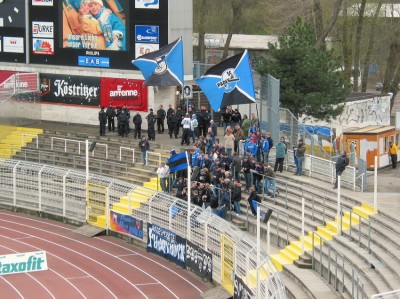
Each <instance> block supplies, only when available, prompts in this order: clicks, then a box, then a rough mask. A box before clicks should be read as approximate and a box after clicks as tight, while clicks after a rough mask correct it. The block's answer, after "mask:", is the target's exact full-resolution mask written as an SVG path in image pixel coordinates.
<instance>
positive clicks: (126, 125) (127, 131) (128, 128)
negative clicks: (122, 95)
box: [123, 105, 131, 136]
mask: <svg viewBox="0 0 400 299" xmlns="http://www.w3.org/2000/svg"><path fill="white" fill-rule="evenodd" d="M123 113H125V116H126V117H125V128H124V132H125V135H126V136H128V134H129V133H130V132H131V128H130V126H129V121H130V120H131V112H130V111H129V109H128V106H127V105H124V111H123Z"/></svg>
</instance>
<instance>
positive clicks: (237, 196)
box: [232, 179, 242, 216]
mask: <svg viewBox="0 0 400 299" xmlns="http://www.w3.org/2000/svg"><path fill="white" fill-rule="evenodd" d="M241 200H242V184H241V183H240V180H239V179H237V180H235V182H234V184H233V190H232V201H233V205H234V207H235V213H236V216H239V215H240V201H241Z"/></svg>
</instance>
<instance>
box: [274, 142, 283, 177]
mask: <svg viewBox="0 0 400 299" xmlns="http://www.w3.org/2000/svg"><path fill="white" fill-rule="evenodd" d="M275 156H276V159H275V165H274V172H276V171H277V170H279V172H282V171H283V161H284V160H285V157H286V144H285V138H283V137H281V138H280V139H279V141H278V142H277V143H276V144H275Z"/></svg>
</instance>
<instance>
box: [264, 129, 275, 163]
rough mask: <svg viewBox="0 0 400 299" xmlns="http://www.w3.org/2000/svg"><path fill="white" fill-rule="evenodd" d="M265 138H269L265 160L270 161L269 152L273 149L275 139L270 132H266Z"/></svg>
mask: <svg viewBox="0 0 400 299" xmlns="http://www.w3.org/2000/svg"><path fill="white" fill-rule="evenodd" d="M265 138H266V139H267V140H268V151H267V154H266V155H265V157H264V158H265V162H266V163H268V157H269V152H270V150H271V149H272V147H273V146H274V141H273V140H272V137H271V133H270V132H267V133H265Z"/></svg>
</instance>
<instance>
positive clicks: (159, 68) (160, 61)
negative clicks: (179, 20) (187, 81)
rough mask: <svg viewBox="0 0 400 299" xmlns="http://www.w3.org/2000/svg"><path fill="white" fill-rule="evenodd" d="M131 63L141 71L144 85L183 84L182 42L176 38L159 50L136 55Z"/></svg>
mask: <svg viewBox="0 0 400 299" xmlns="http://www.w3.org/2000/svg"><path fill="white" fill-rule="evenodd" d="M132 63H133V64H134V65H135V66H137V67H138V68H139V70H140V71H141V72H142V74H143V76H144V78H145V81H144V85H146V86H179V85H183V82H184V79H183V75H184V73H183V44H182V38H179V39H177V40H176V41H174V42H173V43H170V44H168V45H166V46H164V47H162V48H161V49H160V50H157V51H154V52H150V53H148V54H145V55H142V56H140V57H138V58H137V59H136V60H133V61H132Z"/></svg>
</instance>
